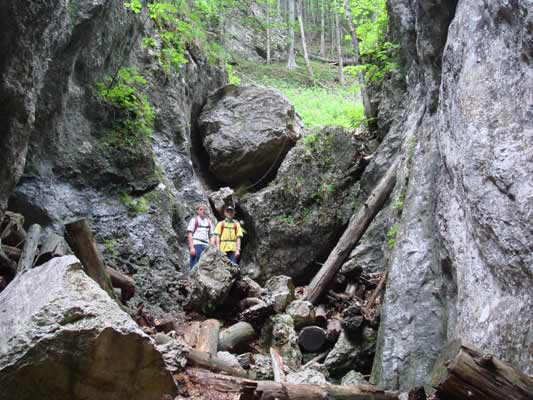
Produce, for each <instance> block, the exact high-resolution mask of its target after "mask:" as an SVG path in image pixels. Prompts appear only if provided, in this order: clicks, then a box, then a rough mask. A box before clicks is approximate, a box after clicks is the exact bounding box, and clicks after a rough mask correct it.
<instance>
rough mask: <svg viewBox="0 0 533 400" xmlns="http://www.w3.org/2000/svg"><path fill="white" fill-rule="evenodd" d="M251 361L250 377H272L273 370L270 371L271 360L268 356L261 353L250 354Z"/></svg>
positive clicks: (270, 378) (264, 378)
mask: <svg viewBox="0 0 533 400" xmlns="http://www.w3.org/2000/svg"><path fill="white" fill-rule="evenodd" d="M252 359H253V363H252V365H251V366H250V377H251V378H252V379H256V380H260V381H261V380H265V381H270V380H273V379H274V372H273V371H272V360H271V359H270V356H265V355H263V354H254V355H253V356H252Z"/></svg>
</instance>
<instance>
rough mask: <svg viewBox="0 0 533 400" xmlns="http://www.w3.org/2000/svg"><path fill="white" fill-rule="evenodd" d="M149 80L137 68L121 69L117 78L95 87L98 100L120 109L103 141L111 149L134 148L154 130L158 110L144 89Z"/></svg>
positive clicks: (102, 82) (107, 79)
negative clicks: (110, 146)
mask: <svg viewBox="0 0 533 400" xmlns="http://www.w3.org/2000/svg"><path fill="white" fill-rule="evenodd" d="M145 85H146V79H145V78H144V77H143V76H142V75H140V74H139V72H138V71H137V70H136V69H135V68H121V69H120V70H119V71H118V73H117V75H116V77H115V78H114V79H113V77H111V76H108V77H107V78H105V79H104V80H103V81H101V82H98V83H97V84H96V89H97V93H98V97H99V98H100V99H101V100H102V101H104V102H106V103H108V104H110V105H112V106H114V107H116V108H117V109H119V110H121V111H122V113H121V115H120V117H121V118H119V119H117V121H116V124H115V127H114V128H113V130H112V132H110V133H109V134H108V135H106V137H105V139H104V141H105V143H106V144H108V145H112V146H124V145H126V146H135V145H137V144H138V143H139V142H140V141H142V140H148V139H149V138H150V136H151V134H152V130H153V127H154V118H155V111H154V108H153V107H152V105H151V104H150V103H149V102H148V98H147V96H146V95H145V94H143V93H141V89H142V88H143V87H144V86H145Z"/></svg>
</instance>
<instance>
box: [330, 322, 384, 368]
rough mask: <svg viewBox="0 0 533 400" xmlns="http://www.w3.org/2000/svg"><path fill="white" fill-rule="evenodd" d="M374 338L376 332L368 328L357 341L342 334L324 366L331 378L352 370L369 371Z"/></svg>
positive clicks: (374, 342)
mask: <svg viewBox="0 0 533 400" xmlns="http://www.w3.org/2000/svg"><path fill="white" fill-rule="evenodd" d="M376 338H377V332H375V331H374V330H372V329H370V328H365V329H364V330H363V333H362V335H361V336H360V337H358V338H357V339H350V338H349V337H348V336H347V335H346V333H345V332H342V333H341V335H340V336H339V340H338V341H337V343H335V346H334V347H333V349H332V350H331V351H330V352H329V354H328V356H327V357H326V360H325V361H324V365H325V366H326V367H327V368H328V370H329V372H330V373H331V375H333V376H340V375H342V374H344V373H346V371H349V370H350V369H353V368H355V369H357V370H359V371H369V370H370V368H371V367H372V360H373V356H374V351H375V347H376Z"/></svg>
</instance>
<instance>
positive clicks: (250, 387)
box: [187, 368, 398, 400]
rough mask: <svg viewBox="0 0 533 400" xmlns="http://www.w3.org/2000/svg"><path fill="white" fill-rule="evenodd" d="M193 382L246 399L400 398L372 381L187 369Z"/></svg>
mask: <svg viewBox="0 0 533 400" xmlns="http://www.w3.org/2000/svg"><path fill="white" fill-rule="evenodd" d="M187 374H188V375H189V377H190V379H191V382H192V383H194V384H197V385H200V386H204V387H209V388H210V389H213V390H216V391H218V392H221V393H234V394H241V395H242V396H241V397H240V398H241V399H247V400H271V399H272V400H273V399H275V398H277V399H279V400H325V399H329V400H397V399H398V393H397V392H391V391H386V390H383V389H380V388H378V387H376V386H372V385H346V386H337V385H331V384H324V385H310V384H299V385H294V384H288V383H282V382H273V381H254V380H251V379H242V378H238V377H235V376H226V375H220V374H214V373H212V372H208V371H202V370H198V369H191V368H190V369H188V370H187Z"/></svg>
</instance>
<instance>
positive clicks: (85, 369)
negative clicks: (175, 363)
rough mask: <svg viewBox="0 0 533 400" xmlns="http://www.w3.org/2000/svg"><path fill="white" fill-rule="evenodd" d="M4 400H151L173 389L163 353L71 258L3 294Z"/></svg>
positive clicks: (0, 365)
mask: <svg viewBox="0 0 533 400" xmlns="http://www.w3.org/2000/svg"><path fill="white" fill-rule="evenodd" d="M0 320H1V321H2V322H1V323H0V386H1V387H2V391H1V393H0V398H1V399H6V400H7V399H20V400H31V399H35V398H46V399H50V400H60V399H67V398H68V399H73V400H75V399H80V400H81V399H88V398H106V399H113V400H119V399H139V400H140V399H153V400H160V399H161V397H162V396H163V395H164V394H173V393H174V390H175V386H174V383H173V380H172V376H171V374H170V373H169V372H168V371H167V370H165V363H164V361H163V357H162V355H161V353H160V352H159V351H157V350H156V349H155V348H154V345H153V344H152V343H151V340H150V338H149V337H148V336H146V335H145V334H144V333H143V332H142V331H141V330H140V329H139V328H138V327H137V325H136V324H135V322H134V321H133V320H132V319H131V318H130V316H129V315H128V314H126V313H125V312H124V311H122V310H121V309H120V307H119V306H118V305H117V304H116V303H115V302H114V301H113V300H112V299H111V298H110V297H109V296H108V295H107V294H106V293H105V292H104V291H103V290H102V289H101V288H100V287H99V286H98V285H97V284H96V283H95V282H94V281H93V280H92V279H91V278H89V277H88V276H87V275H86V274H85V273H84V272H83V270H82V267H81V264H80V263H79V261H78V260H77V259H76V258H75V257H73V256H65V257H60V258H54V259H52V260H51V261H50V262H48V263H46V264H44V265H43V266H41V267H39V268H36V269H33V270H30V271H28V272H26V273H24V274H22V275H19V276H17V277H16V278H15V280H14V281H12V282H11V283H10V285H9V286H8V287H7V288H6V289H5V290H4V291H2V293H1V294H0Z"/></svg>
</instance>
